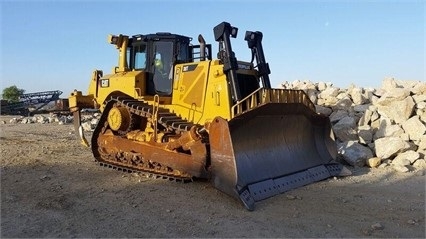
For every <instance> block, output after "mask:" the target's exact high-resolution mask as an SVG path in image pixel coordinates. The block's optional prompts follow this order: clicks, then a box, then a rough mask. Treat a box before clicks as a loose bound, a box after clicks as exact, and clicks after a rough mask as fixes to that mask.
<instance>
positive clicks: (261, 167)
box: [69, 22, 344, 210]
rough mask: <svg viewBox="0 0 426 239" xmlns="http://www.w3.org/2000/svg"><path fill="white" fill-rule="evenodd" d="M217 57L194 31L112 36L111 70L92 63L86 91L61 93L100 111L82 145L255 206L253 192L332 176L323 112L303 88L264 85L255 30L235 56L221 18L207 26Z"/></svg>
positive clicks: (115, 164) (136, 168)
mask: <svg viewBox="0 0 426 239" xmlns="http://www.w3.org/2000/svg"><path fill="white" fill-rule="evenodd" d="M213 32H214V37H215V40H216V41H217V42H218V43H219V47H218V53H217V59H212V49H211V45H210V44H206V42H205V40H204V38H203V37H202V36H201V35H199V36H198V41H199V44H198V45H192V44H190V41H191V40H192V39H191V38H190V37H186V36H182V35H177V34H171V33H164V32H163V33H156V34H147V35H135V36H132V37H129V36H125V35H110V36H109V37H108V41H109V43H111V44H113V45H115V46H116V48H117V49H118V51H119V61H118V66H117V67H115V68H113V71H112V74H108V75H103V72H102V71H100V70H95V71H94V72H93V75H92V79H91V81H90V86H89V92H88V94H87V95H83V94H82V92H81V91H77V90H75V91H74V92H73V93H71V96H70V97H69V104H70V109H71V111H73V112H74V117H75V120H74V123H75V127H76V130H77V132H78V134H79V136H80V139H81V140H82V142H83V143H84V144H85V145H89V142H88V141H86V139H85V137H84V135H83V130H82V128H81V125H80V111H81V109H85V108H96V109H99V110H100V111H101V112H102V114H101V117H100V120H99V122H98V124H97V126H96V128H95V129H94V131H93V135H92V138H91V142H90V147H91V149H92V151H93V154H94V157H95V158H96V160H97V161H98V162H99V163H100V164H101V165H103V166H108V167H111V168H116V169H119V170H124V171H131V172H143V173H145V174H148V175H154V176H155V177H161V178H166V179H171V180H179V181H191V180H193V179H195V178H201V179H208V180H210V181H211V183H212V184H213V185H214V187H215V188H217V189H219V190H221V191H223V192H224V193H226V194H228V195H231V196H233V197H235V198H237V199H239V200H241V202H242V203H243V204H244V206H245V207H246V208H247V209H249V210H253V208H254V204H255V202H256V201H260V200H263V199H266V198H268V197H271V196H274V195H276V194H279V193H282V192H285V191H288V190H291V189H293V188H296V187H300V186H303V185H306V184H309V183H312V182H315V181H319V180H323V179H326V178H328V177H331V176H336V175H340V174H341V172H342V170H343V169H344V168H343V166H342V165H340V164H337V163H334V159H335V157H336V154H337V150H336V145H335V142H334V136H333V132H332V130H331V125H330V121H329V119H328V118H327V117H326V116H324V115H321V114H317V113H316V112H315V107H314V104H313V103H312V102H311V101H310V100H309V98H308V96H307V95H306V94H305V93H304V92H303V91H301V90H286V89H272V88H271V84H270V80H269V74H270V70H269V66H268V64H267V63H266V61H265V56H264V52H263V47H262V33H261V32H258V31H247V32H246V34H245V40H246V41H247V43H248V48H249V49H250V50H251V53H252V59H251V62H243V61H238V60H237V58H236V57H235V54H234V52H233V51H232V47H231V37H232V38H236V36H237V32H238V29H237V28H236V27H233V26H231V25H230V24H229V23H227V22H222V23H220V24H219V25H217V26H216V27H214V30H213Z"/></svg>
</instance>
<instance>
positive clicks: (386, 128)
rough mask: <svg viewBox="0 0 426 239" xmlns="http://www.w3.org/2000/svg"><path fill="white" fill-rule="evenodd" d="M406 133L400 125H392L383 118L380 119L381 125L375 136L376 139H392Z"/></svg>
mask: <svg viewBox="0 0 426 239" xmlns="http://www.w3.org/2000/svg"><path fill="white" fill-rule="evenodd" d="M403 133H404V130H402V128H401V127H399V125H396V124H392V123H391V121H390V120H389V119H386V118H384V117H383V118H382V119H380V125H379V128H378V130H377V132H376V133H375V135H374V138H375V139H379V138H383V137H391V136H400V135H401V134H403Z"/></svg>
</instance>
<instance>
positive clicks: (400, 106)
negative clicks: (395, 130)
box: [377, 96, 414, 124]
mask: <svg viewBox="0 0 426 239" xmlns="http://www.w3.org/2000/svg"><path fill="white" fill-rule="evenodd" d="M377 112H379V114H380V115H382V116H385V117H387V118H389V119H391V120H393V121H394V122H396V123H398V124H401V123H403V122H405V121H406V120H407V119H409V118H410V117H411V115H412V114H413V112H414V101H413V98H412V97H411V96H408V97H406V98H405V99H403V100H397V101H390V102H389V103H386V104H380V103H377Z"/></svg>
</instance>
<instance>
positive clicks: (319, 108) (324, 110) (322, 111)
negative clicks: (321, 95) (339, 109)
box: [315, 105, 333, 116]
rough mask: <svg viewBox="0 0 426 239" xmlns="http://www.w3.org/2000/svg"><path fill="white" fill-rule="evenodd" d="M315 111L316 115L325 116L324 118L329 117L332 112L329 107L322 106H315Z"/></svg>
mask: <svg viewBox="0 0 426 239" xmlns="http://www.w3.org/2000/svg"><path fill="white" fill-rule="evenodd" d="M315 109H316V112H317V113H320V114H323V115H326V116H329V115H330V114H331V113H332V112H333V110H332V109H330V108H329V107H324V106H321V105H316V106H315Z"/></svg>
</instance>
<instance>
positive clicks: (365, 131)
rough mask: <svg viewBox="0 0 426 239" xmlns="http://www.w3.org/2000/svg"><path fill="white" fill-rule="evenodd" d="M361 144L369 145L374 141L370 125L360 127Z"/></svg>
mask: <svg viewBox="0 0 426 239" xmlns="http://www.w3.org/2000/svg"><path fill="white" fill-rule="evenodd" d="M358 137H359V142H360V143H362V144H369V143H371V141H372V140H373V132H372V130H371V127H370V126H368V125H364V126H359V127H358Z"/></svg>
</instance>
